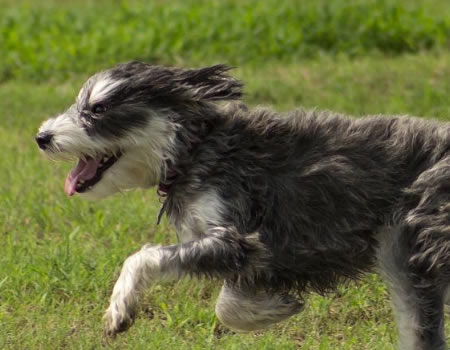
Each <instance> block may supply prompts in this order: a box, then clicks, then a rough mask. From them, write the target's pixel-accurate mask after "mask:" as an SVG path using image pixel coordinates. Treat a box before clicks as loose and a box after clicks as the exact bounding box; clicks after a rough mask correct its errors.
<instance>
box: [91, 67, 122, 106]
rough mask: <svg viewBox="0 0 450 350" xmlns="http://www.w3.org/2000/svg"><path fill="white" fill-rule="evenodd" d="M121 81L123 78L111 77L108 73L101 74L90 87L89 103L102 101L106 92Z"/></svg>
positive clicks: (109, 91)
mask: <svg viewBox="0 0 450 350" xmlns="http://www.w3.org/2000/svg"><path fill="white" fill-rule="evenodd" d="M122 83H123V80H115V79H112V78H111V77H110V76H108V75H106V74H105V75H104V76H101V77H100V78H99V79H98V80H97V81H96V82H95V83H94V86H93V87H92V90H91V94H90V96H89V103H90V104H91V105H93V104H95V103H98V102H101V101H103V100H104V99H105V98H106V97H107V96H108V94H110V93H111V92H112V91H113V90H114V89H115V88H117V87H118V86H119V85H120V84H122Z"/></svg>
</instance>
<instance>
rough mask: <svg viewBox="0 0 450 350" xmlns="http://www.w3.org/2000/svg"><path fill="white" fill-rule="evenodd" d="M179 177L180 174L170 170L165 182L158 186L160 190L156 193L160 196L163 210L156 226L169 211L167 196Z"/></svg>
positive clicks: (160, 210) (159, 213)
mask: <svg viewBox="0 0 450 350" xmlns="http://www.w3.org/2000/svg"><path fill="white" fill-rule="evenodd" d="M177 177H178V173H177V172H176V171H175V170H174V169H170V168H169V169H168V170H167V175H166V177H165V179H164V180H163V181H160V183H159V184H158V189H157V190H156V193H157V194H158V196H159V201H160V202H161V208H160V209H159V212H158V216H157V218H156V224H157V225H159V223H160V222H161V218H162V216H163V215H164V213H165V212H166V209H167V196H168V195H169V191H170V188H171V187H172V185H173V183H174V182H175V179H176V178H177Z"/></svg>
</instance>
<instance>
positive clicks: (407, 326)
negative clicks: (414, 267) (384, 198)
mask: <svg viewBox="0 0 450 350" xmlns="http://www.w3.org/2000/svg"><path fill="white" fill-rule="evenodd" d="M397 234H398V232H396V230H395V229H391V230H389V229H386V232H384V233H382V234H380V235H379V237H378V239H379V242H380V246H379V249H378V252H377V258H378V262H379V266H380V269H381V271H380V273H381V274H382V275H383V276H384V277H385V278H386V280H387V282H388V285H389V290H390V294H391V299H392V307H393V309H394V313H395V316H396V318H397V327H398V338H399V340H398V343H399V349H400V350H411V349H418V346H419V344H420V339H418V335H417V330H418V329H420V326H419V321H418V314H417V310H416V308H415V307H414V303H415V300H414V295H413V294H412V293H413V290H412V287H411V283H410V281H409V280H408V279H407V277H406V273H405V271H402V270H401V269H400V268H399V266H398V263H397V262H395V261H394V259H395V256H396V254H395V253H396V249H397V248H396V237H395V236H396V235H397Z"/></svg>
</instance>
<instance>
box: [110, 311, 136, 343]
mask: <svg viewBox="0 0 450 350" xmlns="http://www.w3.org/2000/svg"><path fill="white" fill-rule="evenodd" d="M135 316H136V313H135V311H134V309H132V308H126V307H120V306H119V305H118V304H116V303H111V305H110V306H109V307H108V309H107V310H106V312H105V316H103V320H104V322H105V326H104V327H105V334H106V335H107V336H109V337H114V336H115V335H116V334H117V333H121V332H125V331H126V330H127V329H128V328H130V326H132V325H133V323H134V319H135Z"/></svg>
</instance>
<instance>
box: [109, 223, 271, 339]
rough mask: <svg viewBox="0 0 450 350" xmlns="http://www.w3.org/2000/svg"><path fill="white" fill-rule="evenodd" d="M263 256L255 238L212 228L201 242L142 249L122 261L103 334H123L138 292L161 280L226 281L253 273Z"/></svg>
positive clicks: (131, 319)
mask: <svg viewBox="0 0 450 350" xmlns="http://www.w3.org/2000/svg"><path fill="white" fill-rule="evenodd" d="M266 255H267V254H266V252H265V250H264V247H263V245H262V243H261V242H260V240H259V237H258V234H257V233H253V234H250V235H245V236H243V235H240V234H239V233H237V232H236V230H234V229H233V228H225V227H215V228H212V229H210V230H208V231H207V232H206V234H205V236H203V237H202V238H201V239H198V240H195V241H191V242H187V243H184V244H180V245H173V246H167V247H160V246H157V247H155V246H149V245H145V246H144V247H143V248H142V249H141V250H140V251H139V252H137V253H135V254H133V255H131V256H130V257H129V258H127V259H126V261H125V263H124V265H123V267H122V271H121V273H120V277H119V279H118V280H117V282H116V284H115V286H114V290H113V293H112V296H111V300H110V305H109V307H108V309H107V310H106V314H105V326H106V329H105V331H106V333H107V334H108V335H115V334H116V333H118V332H121V331H124V330H126V329H127V328H128V327H129V326H130V325H131V324H132V323H133V320H134V317H135V314H136V306H137V300H138V295H139V292H140V291H141V290H142V289H144V288H146V287H148V286H149V285H151V284H152V283H155V282H157V281H161V280H173V279H178V278H180V277H181V276H183V275H186V274H188V275H196V276H208V277H219V278H221V279H224V278H229V277H231V276H233V275H237V274H245V275H246V276H248V275H249V274H252V273H255V272H256V270H258V269H259V268H260V267H262V264H263V261H264V258H265V257H266Z"/></svg>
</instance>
